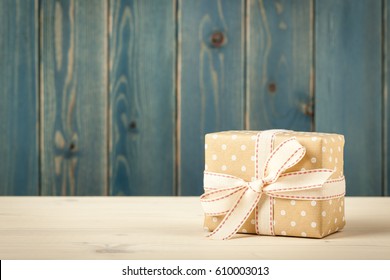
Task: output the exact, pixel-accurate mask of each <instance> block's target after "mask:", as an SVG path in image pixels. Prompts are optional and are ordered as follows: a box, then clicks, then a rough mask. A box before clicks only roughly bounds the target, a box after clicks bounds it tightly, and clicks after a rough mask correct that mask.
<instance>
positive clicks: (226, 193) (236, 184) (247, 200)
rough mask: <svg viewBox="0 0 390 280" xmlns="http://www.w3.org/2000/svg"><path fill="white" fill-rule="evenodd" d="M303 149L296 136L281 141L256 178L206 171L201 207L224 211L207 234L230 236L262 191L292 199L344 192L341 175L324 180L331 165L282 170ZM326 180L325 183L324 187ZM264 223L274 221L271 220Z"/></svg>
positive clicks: (207, 211)
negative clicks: (319, 167) (248, 178)
mask: <svg viewBox="0 0 390 280" xmlns="http://www.w3.org/2000/svg"><path fill="white" fill-rule="evenodd" d="M305 153H306V149H305V148H304V147H303V146H302V145H301V144H300V143H299V142H298V141H297V140H296V138H295V137H293V138H290V139H288V140H286V141H284V142H282V143H281V144H280V145H279V146H278V147H276V149H274V150H273V151H272V153H271V154H270V155H269V157H268V158H267V159H266V160H265V164H264V167H263V168H262V170H259V171H260V172H256V176H257V179H256V180H254V181H251V182H247V181H245V180H243V179H241V178H238V177H235V176H231V175H228V174H221V173H213V172H205V173H204V187H205V190H207V191H206V193H204V194H203V195H202V196H201V197H200V198H201V203H202V207H203V210H204V212H205V214H206V215H215V216H217V215H225V217H224V219H223V220H222V222H221V223H220V224H219V225H218V227H217V228H216V229H215V230H214V231H213V232H212V233H211V234H210V235H209V236H210V237H213V238H214V239H229V238H230V237H232V236H233V235H234V234H235V233H236V232H237V231H238V230H239V229H240V228H241V226H242V225H243V223H244V222H245V221H246V220H247V219H248V217H249V215H250V213H252V211H253V210H254V208H255V207H256V206H257V205H258V203H259V201H260V198H261V196H262V195H267V196H270V197H283V198H292V197H293V198H294V199H329V198H333V197H340V196H342V195H344V194H345V181H344V178H342V180H338V181H337V182H327V180H328V179H329V177H330V176H331V175H332V173H333V171H332V170H330V169H314V170H308V171H297V172H290V173H284V172H285V171H286V170H287V169H288V168H290V167H292V166H294V165H296V164H297V163H298V162H299V161H300V160H301V159H302V158H303V157H304V155H305ZM256 156H257V155H256ZM325 183H328V184H327V186H326V187H324V186H325ZM271 219H272V217H271ZM257 220H258V219H257ZM267 223H268V224H269V225H271V226H272V224H273V223H272V221H270V222H267ZM263 224H264V222H263ZM257 225H258V224H257ZM257 229H258V226H256V230H257ZM271 233H272V234H273V231H271Z"/></svg>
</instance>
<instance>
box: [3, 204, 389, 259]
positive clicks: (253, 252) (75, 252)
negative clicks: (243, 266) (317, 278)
mask: <svg viewBox="0 0 390 280" xmlns="http://www.w3.org/2000/svg"><path fill="white" fill-rule="evenodd" d="M345 204H346V211H347V215H346V219H347V225H346V227H345V228H344V230H343V231H342V232H338V233H335V234H332V235H330V236H328V237H326V238H324V239H311V238H294V237H282V236H277V237H273V236H257V235H249V234H246V235H243V234H242V235H241V234H240V235H237V236H236V237H235V238H233V239H231V240H228V241H226V240H210V239H208V238H206V232H204V231H203V229H202V222H203V213H202V209H201V207H200V205H199V198H198V197H94V198H90V197H72V198H64V197H61V198H60V197H31V198H15V197H0V258H1V259H2V260H5V259H45V260H46V259H60V260H62V259H77V260H80V259H123V260H127V259H139V260H144V259H152V260H153V259H179V260H180V259H198V260H202V259H203V260H204V259H217V260H221V259H222V260H224V259H233V260H234V259H268V260H269V259H284V260H289V259H304V260H308V259H309V260H311V259H375V260H378V259H390V198H361V197H347V198H346V200H345Z"/></svg>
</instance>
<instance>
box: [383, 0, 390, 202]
mask: <svg viewBox="0 0 390 280" xmlns="http://www.w3.org/2000/svg"><path fill="white" fill-rule="evenodd" d="M383 27H384V30H383V34H384V37H383V40H384V41H383V59H384V61H383V97H384V98H383V108H384V112H383V113H384V119H383V135H384V140H385V141H384V143H383V148H384V151H383V171H384V172H383V176H384V178H383V181H384V185H383V194H384V195H385V196H389V195H390V162H389V159H390V154H389V151H390V98H389V93H390V92H389V87H390V71H389V70H390V0H384V1H383Z"/></svg>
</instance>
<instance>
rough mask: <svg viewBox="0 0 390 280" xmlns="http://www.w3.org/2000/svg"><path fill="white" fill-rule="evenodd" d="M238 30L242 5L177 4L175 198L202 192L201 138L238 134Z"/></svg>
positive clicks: (241, 59)
mask: <svg viewBox="0 0 390 280" xmlns="http://www.w3.org/2000/svg"><path fill="white" fill-rule="evenodd" d="M244 27H245V26H244V1H234V0H232V1H208V0H202V1H179V61H178V72H179V77H178V79H179V93H178V101H179V104H180V109H179V143H180V144H179V149H180V157H179V185H180V189H179V194H181V195H199V194H201V193H202V192H203V182H202V178H203V170H204V135H205V134H206V133H208V132H213V131H220V130H230V129H243V128H244V106H243V104H244ZM215 32H222V33H223V34H224V42H223V44H222V46H221V47H214V46H213V45H212V43H211V37H212V34H214V45H218V44H219V43H220V41H221V38H220V36H218V33H215Z"/></svg>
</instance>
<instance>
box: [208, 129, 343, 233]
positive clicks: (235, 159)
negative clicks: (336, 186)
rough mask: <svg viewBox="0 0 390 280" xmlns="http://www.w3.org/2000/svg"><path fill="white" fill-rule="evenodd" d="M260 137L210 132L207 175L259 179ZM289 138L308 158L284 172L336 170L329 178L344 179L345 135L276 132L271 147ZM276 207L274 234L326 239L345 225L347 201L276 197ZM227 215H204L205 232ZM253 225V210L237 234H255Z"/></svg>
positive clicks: (251, 134)
mask: <svg viewBox="0 0 390 280" xmlns="http://www.w3.org/2000/svg"><path fill="white" fill-rule="evenodd" d="M258 133H259V131H224V132H218V133H211V134H207V135H206V141H205V171H209V172H216V173H225V174H229V175H233V176H237V177H239V178H242V179H244V180H245V181H253V180H255V178H254V176H255V142H256V137H257V134H258ZM291 137H296V138H297V140H298V141H299V142H300V144H301V145H303V146H304V147H305V148H306V154H305V156H304V158H303V159H302V160H301V161H300V162H299V163H298V164H296V165H295V166H293V167H291V168H290V169H288V170H287V171H286V172H292V171H298V170H310V169H317V168H327V169H331V170H334V173H333V175H332V176H331V179H337V178H341V177H343V148H344V137H343V136H342V135H337V134H325V133H314V132H313V133H309V132H295V131H284V132H280V133H278V134H276V136H275V138H274V141H273V147H277V146H278V145H279V144H280V143H281V142H283V141H284V140H287V139H289V138H291ZM259 156H261V155H259ZM260 203H261V201H260ZM273 204H274V207H273V224H274V232H275V235H285V236H299V237H313V238H322V237H324V236H327V235H329V234H331V233H334V232H336V231H339V230H341V229H342V228H343V227H344V225H345V216H344V197H341V198H335V199H330V200H312V201H307V200H291V199H281V198H275V199H273ZM223 217H224V216H205V221H204V226H205V228H206V229H207V230H210V231H213V230H214V229H215V228H216V227H217V226H218V225H219V223H220V222H221V221H222V219H223ZM255 224H256V221H255V211H253V212H252V213H251V215H250V216H249V218H248V219H247V220H246V221H245V223H244V224H243V226H242V227H241V228H240V230H239V232H241V233H254V234H255V233H256V229H255Z"/></svg>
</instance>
